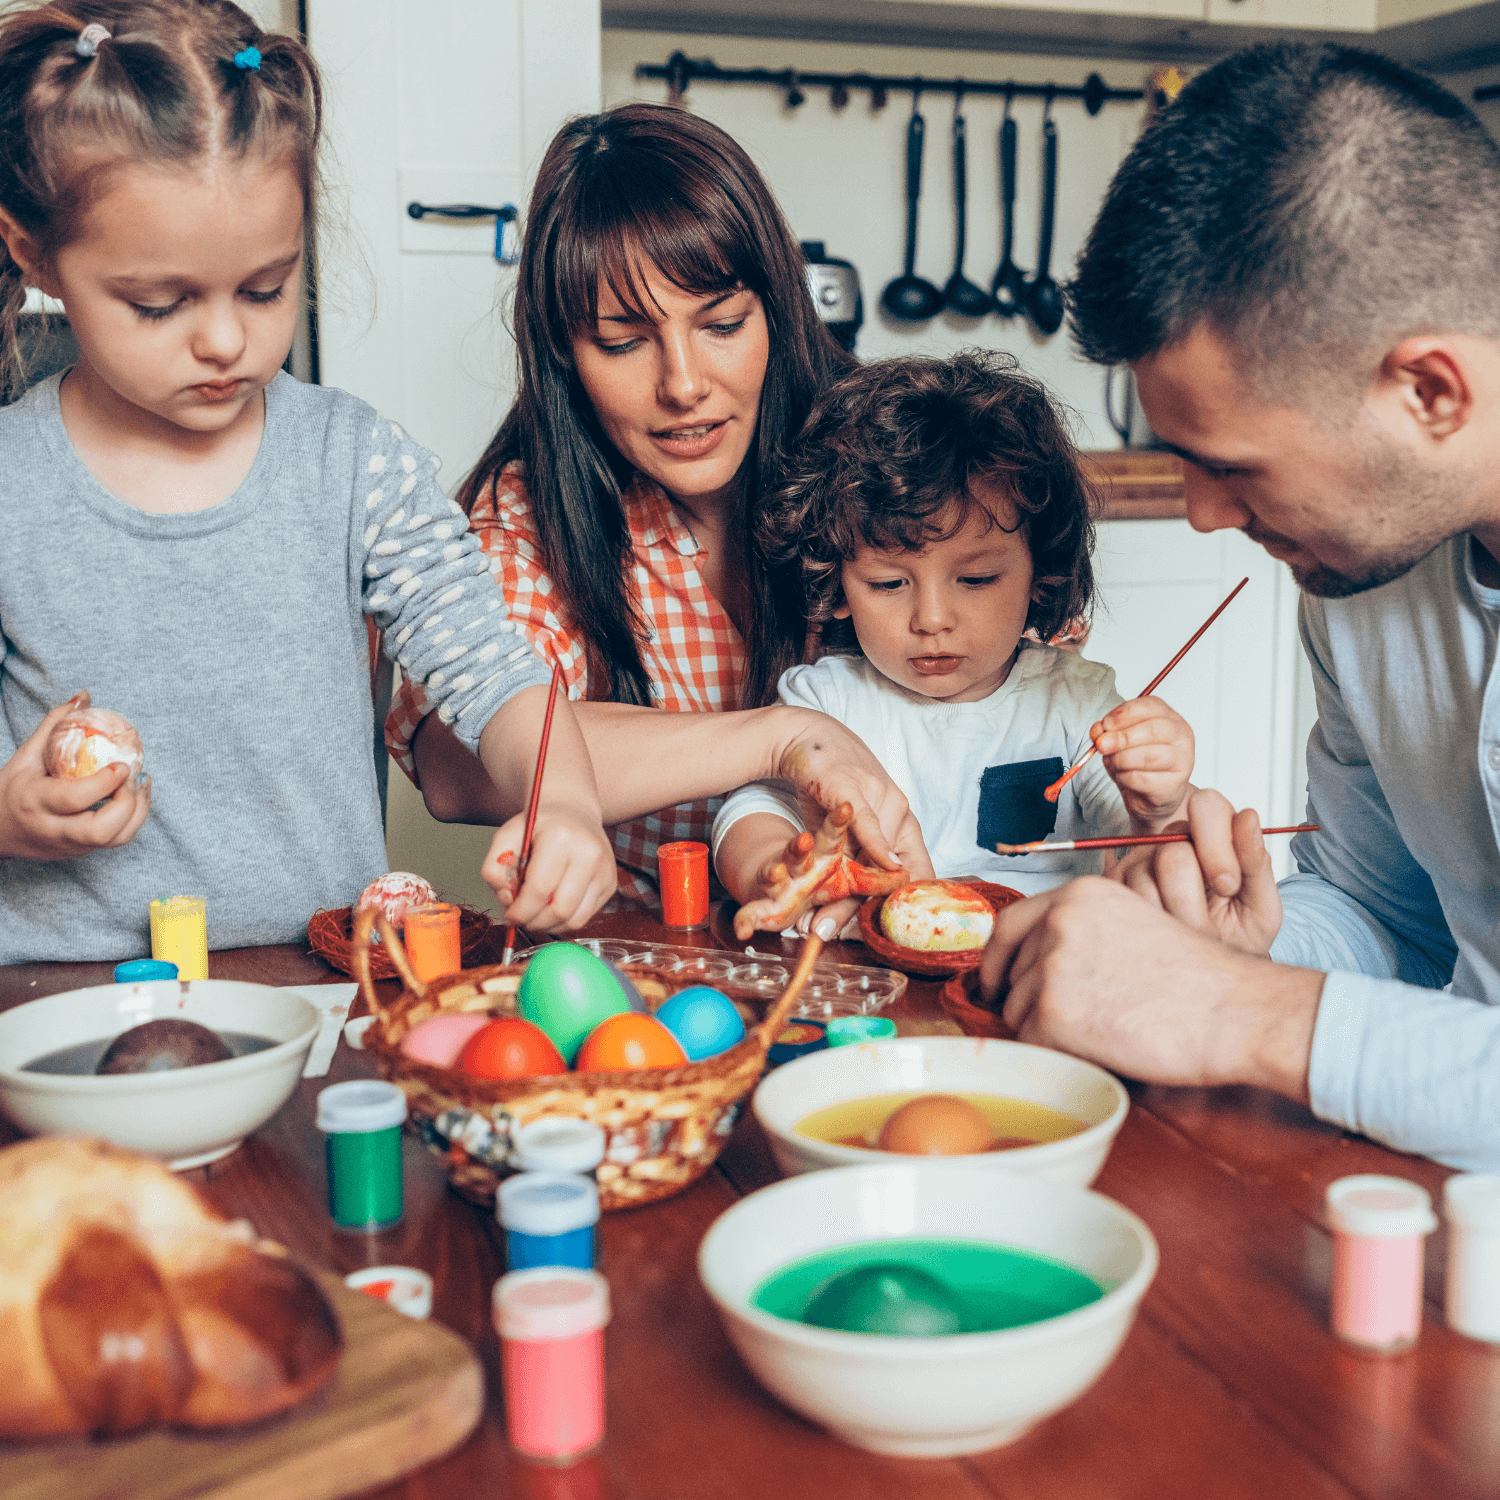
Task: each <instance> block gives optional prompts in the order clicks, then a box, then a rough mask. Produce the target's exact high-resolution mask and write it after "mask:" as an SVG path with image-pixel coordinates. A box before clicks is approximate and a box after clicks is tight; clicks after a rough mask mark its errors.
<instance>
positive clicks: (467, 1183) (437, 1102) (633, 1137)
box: [353, 911, 823, 1211]
mask: <svg viewBox="0 0 1500 1500" xmlns="http://www.w3.org/2000/svg"><path fill="white" fill-rule="evenodd" d="M375 930H378V931H379V933H380V940H381V943H382V945H383V950H384V953H385V954H387V955H389V957H390V959H391V961H392V962H393V963H394V964H395V966H396V969H397V970H398V971H399V975H400V979H401V982H402V986H403V988H402V991H401V993H400V994H399V995H398V996H396V998H395V999H394V1000H390V1001H382V1000H381V999H380V997H379V996H378V995H377V994H376V992H375V986H374V983H373V979H372V975H371V963H370V960H371V956H372V954H371V943H370V940H371V934H372V932H373V931H375ZM822 946H823V945H822V944H821V943H820V942H819V941H818V939H817V938H816V937H810V938H808V939H807V941H806V943H805V944H804V946H803V950H802V954H801V957H800V960H799V962H798V964H797V968H796V971H795V973H793V975H792V978H791V980H790V982H789V983H788V985H787V987H786V990H785V991H784V992H783V993H782V995H781V998H780V999H779V1000H777V1001H776V1003H775V1004H774V1005H773V1006H772V1007H771V1009H770V1011H769V1013H768V1014H767V1016H766V1018H765V1020H764V1021H763V1022H762V1023H761V1024H760V1025H759V1026H758V1027H755V1028H754V1029H752V1030H751V1031H749V1032H748V1033H747V1035H746V1037H745V1039H744V1041H742V1042H739V1043H738V1044H736V1045H735V1046H734V1047H731V1048H730V1049H729V1050H728V1051H727V1052H721V1053H720V1054H719V1055H718V1056H717V1057H710V1058H705V1059H704V1061H702V1062H696V1063H688V1064H687V1065H686V1066H685V1067H681V1068H642V1069H637V1070H634V1071H629V1072H611V1073H576V1072H572V1073H559V1074H554V1075H552V1076H549V1077H538V1078H518V1079H511V1080H498V1079H487V1078H473V1077H470V1076H469V1075H468V1074H467V1073H463V1072H461V1071H459V1070H458V1069H457V1068H438V1067H433V1066H432V1065H430V1064H428V1063H422V1062H418V1061H416V1059H414V1058H411V1057H408V1056H407V1055H406V1054H405V1053H403V1052H402V1051H401V1050H400V1049H401V1039H402V1038H403V1037H404V1036H405V1035H406V1033H407V1032H408V1031H410V1030H411V1029H412V1028H413V1027H414V1026H418V1025H420V1024H421V1023H422V1022H423V1021H426V1020H429V1019H431V1018H432V1017H433V1016H436V1015H441V1014H444V1013H456V1012H476V1011H477V1012H483V1013H485V1014H487V1015H492V1016H497V1017H498V1016H507V1015H514V1014H516V990H517V988H518V987H519V985H520V982H521V976H522V974H524V973H525V972H526V968H525V965H524V964H510V965H506V964H491V965H489V966H487V967H484V968H478V969H466V970H464V971H462V972H461V973H458V974H448V975H445V976H443V977H442V978H440V979H434V980H429V981H428V982H427V983H426V984H424V983H423V982H422V981H421V980H419V979H418V978H417V977H416V975H415V974H414V973H413V972H412V968H411V964H410V962H409V961H408V959H407V956H406V950H405V949H404V948H403V947H402V946H401V940H400V938H399V937H398V936H397V935H396V933H395V931H394V929H393V928H392V927H391V924H390V922H389V921H388V920H387V919H386V917H385V915H384V913H382V912H378V911H364V912H361V913H360V915H359V920H358V921H357V922H356V924H355V928H354V944H353V947H354V953H353V962H354V973H355V976H356V977H357V978H358V980H359V986H360V990H361V992H362V994H363V995H364V998H365V1003H366V1004H367V1005H368V1006H369V1008H370V1013H371V1014H372V1015H373V1016H374V1017H375V1023H374V1025H372V1026H371V1027H370V1029H369V1030H368V1031H367V1032H366V1033H365V1037H364V1047H365V1050H366V1051H367V1052H369V1053H370V1054H371V1055H372V1056H373V1057H374V1059H375V1061H376V1064H377V1066H378V1067H379V1069H380V1073H381V1076H382V1077H384V1078H387V1079H389V1080H390V1081H391V1082H392V1083H394V1084H397V1085H398V1086H399V1087H400V1088H401V1090H402V1092H403V1093H405V1095H406V1103H407V1110H408V1125H409V1127H410V1128H413V1129H415V1130H416V1131H417V1132H418V1134H420V1135H421V1136H422V1137H423V1139H424V1140H425V1141H426V1142H427V1145H428V1147H429V1149H431V1150H433V1151H434V1152H436V1153H437V1154H438V1155H440V1156H442V1157H443V1158H444V1160H445V1162H446V1164H447V1168H448V1177H449V1180H450V1181H451V1182H452V1184H453V1186H454V1188H455V1189H456V1190H457V1191H458V1192H460V1193H462V1194H463V1196H464V1197H466V1198H468V1199H470V1200H471V1201H473V1202H475V1203H480V1204H484V1205H486V1206H488V1205H490V1204H492V1203H493V1202H494V1200H495V1190H496V1188H497V1187H498V1185H499V1183H500V1180H501V1179H502V1178H503V1177H506V1176H508V1175H509V1173H510V1171H511V1165H510V1150H511V1140H512V1135H513V1133H514V1132H515V1131H516V1130H517V1129H518V1128H519V1127H521V1126H523V1125H528V1124H530V1123H531V1122H532V1121H533V1120H539V1119H543V1118H545V1117H547V1116H571V1117H573V1118H576V1119H585V1120H592V1121H594V1123H595V1124H597V1125H599V1126H601V1127H602V1128H603V1130H604V1133H605V1139H606V1147H605V1158H604V1161H603V1162H602V1163H601V1164H600V1166H599V1170H598V1174H597V1175H598V1180H599V1201H600V1206H601V1207H602V1208H603V1209H605V1210H606V1211H608V1210H611V1209H617V1208H634V1207H636V1206H638V1205H640V1204H642V1203H652V1202H655V1201H656V1200H657V1199H658V1198H667V1197H670V1196H671V1195H672V1194H673V1193H675V1192H678V1191H680V1190H681V1189H682V1188H684V1187H686V1186H687V1185H688V1184H689V1183H691V1182H693V1181H695V1180H696V1179H697V1178H699V1177H701V1176H702V1175H703V1173H704V1172H706V1171H707V1170H708V1168H709V1167H710V1166H712V1165H713V1162H714V1159H715V1158H716V1157H717V1156H718V1154H719V1151H720V1149H721V1148H722V1147H723V1145H724V1142H725V1141H726V1140H727V1139H728V1136H729V1132H730V1130H731V1129H732V1128H733V1126H734V1122H735V1119H736V1118H737V1116H738V1114H739V1108H740V1104H741V1102H742V1101H743V1099H744V1098H745V1095H746V1094H748V1093H749V1092H750V1090H751V1089H752V1088H754V1087H755V1084H756V1082H757V1081H758V1080H759V1078H760V1075H761V1071H762V1069H763V1068H764V1066H765V1061H766V1053H767V1051H768V1050H769V1049H770V1046H771V1043H772V1041H773V1040H774V1039H775V1037H776V1035H777V1034H778V1032H780V1030H781V1028H782V1026H783V1025H784V1024H785V1021H786V1018H787V1017H788V1016H789V1015H790V1014H791V1011H792V1007H793V1006H794V1005H795V1004H796V1003H797V996H798V995H799V994H800V993H801V990H802V988H803V986H804V985H805V984H806V983H807V980H808V977H809V975H810V974H811V973H812V969H813V965H814V963H815V962H816V961H817V957H818V953H819V951H820V950H821V948H822ZM380 951H381V950H379V949H377V950H375V952H377V953H379V952H380ZM625 972H626V973H627V974H629V975H630V977H631V979H632V980H634V982H635V984H636V987H637V988H638V989H639V990H640V991H641V994H642V995H643V996H644V997H645V999H646V1001H647V1003H648V1004H649V1005H651V1007H652V1008H653V1009H655V1007H656V1006H657V1005H659V1004H660V1003H661V1001H663V1000H665V999H666V998H667V996H668V995H670V994H673V993H674V992H675V991H677V990H678V989H682V988H685V987H686V985H687V984H689V983H691V982H692V981H691V980H690V979H688V980H684V979H680V978H674V977H671V976H668V975H665V974H663V973H661V972H660V971H658V970H655V969H651V968H647V967H644V966H638V965H630V966H627V967H626V969H625Z"/></svg>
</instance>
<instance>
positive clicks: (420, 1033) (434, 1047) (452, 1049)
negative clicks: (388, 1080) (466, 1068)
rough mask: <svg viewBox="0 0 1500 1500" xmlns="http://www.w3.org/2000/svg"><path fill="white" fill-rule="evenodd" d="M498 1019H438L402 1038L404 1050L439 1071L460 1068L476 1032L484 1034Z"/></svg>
mask: <svg viewBox="0 0 1500 1500" xmlns="http://www.w3.org/2000/svg"><path fill="white" fill-rule="evenodd" d="M493 1019H494V1018H493V1017H492V1016H486V1015H483V1014H465V1015H461V1016H434V1017H433V1018H432V1019H431V1020H430V1021H423V1022H422V1024H421V1025H420V1026H413V1027H412V1029H411V1030H410V1031H408V1032H407V1033H406V1035H405V1036H404V1037H402V1038H401V1050H402V1051H403V1052H404V1053H405V1054H406V1055H407V1056H408V1057H411V1058H415V1059H416V1061H417V1062H424V1063H431V1064H432V1065H433V1067H435V1068H452V1067H455V1066H457V1063H458V1058H459V1054H460V1053H461V1052H462V1051H463V1050H464V1047H465V1046H466V1045H467V1044H468V1040H469V1038H470V1037H471V1036H473V1035H474V1033H475V1032H476V1031H483V1030H484V1028H485V1027H486V1026H488V1025H489V1024H490V1022H491V1020H493Z"/></svg>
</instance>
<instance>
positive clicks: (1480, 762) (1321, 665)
mask: <svg viewBox="0 0 1500 1500" xmlns="http://www.w3.org/2000/svg"><path fill="white" fill-rule="evenodd" d="M1301 628H1302V640H1303V645H1304V646H1305V648H1306V650H1307V654H1308V658H1309V660H1310V662H1311V664H1312V672H1313V681H1314V685H1315V687H1316V690H1317V698H1318V722H1317V725H1316V727H1315V728H1314V730H1313V733H1312V736H1311V738H1310V739H1309V741H1308V747H1307V769H1308V818H1309V820H1310V821H1314V822H1317V823H1320V824H1321V825H1322V832H1321V833H1315V834H1300V835H1299V836H1298V837H1297V840H1296V841H1295V843H1294V844H1293V846H1292V848H1293V852H1294V854H1295V855H1296V859H1297V866H1298V869H1299V871H1300V872H1301V873H1299V874H1297V875H1293V876H1291V877H1290V878H1289V879H1287V880H1284V881H1283V882H1282V883H1281V896H1282V901H1283V903H1284V905H1285V913H1286V914H1285V920H1284V922H1283V925H1282V929H1281V933H1280V935H1279V936H1278V938H1277V940H1276V943H1275V946H1274V947H1273V949H1272V957H1274V958H1276V959H1277V960H1279V961H1280V962H1283V963H1297V964H1307V965H1309V966H1311V967H1313V968H1318V969H1326V970H1331V971H1334V972H1331V973H1330V974H1329V976H1328V978H1327V980H1326V981H1325V982H1324V986H1323V999H1322V1004H1321V1005H1320V1007H1319V1010H1318V1019H1317V1027H1316V1030H1315V1033H1314V1036H1313V1047H1312V1062H1311V1071H1310V1078H1309V1082H1310V1086H1311V1094H1312V1104H1313V1109H1314V1110H1315V1111H1316V1113H1317V1114H1319V1115H1321V1116H1322V1117H1323V1118H1325V1119H1329V1120H1334V1121H1337V1122H1338V1123H1339V1124H1342V1125H1345V1126H1348V1127H1350V1128H1351V1129H1354V1130H1359V1131H1362V1132H1364V1133H1365V1134H1366V1135H1371V1136H1374V1137H1375V1138H1376V1139H1377V1140H1381V1141H1385V1142H1386V1143H1388V1144H1389V1145H1392V1146H1396V1147H1399V1148H1401V1149H1403V1150H1407V1151H1417V1152H1421V1153H1423V1154H1424V1155H1427V1156H1432V1157H1435V1158H1436V1159H1437V1160H1439V1161H1442V1162H1446V1163H1447V1164H1448V1165H1450V1166H1455V1167H1463V1168H1469V1169H1483V1170H1486V1171H1495V1170H1497V1169H1500V673H1497V672H1496V670H1495V665H1496V644H1497V638H1500V591H1497V590H1495V589H1489V588H1484V587H1481V586H1480V584H1479V583H1478V582H1477V580H1476V579H1475V576H1474V570H1473V563H1472V553H1471V547H1470V542H1469V538H1468V537H1467V536H1460V537H1456V538H1454V539H1453V540H1452V541H1450V542H1447V543H1445V544H1444V545H1443V546H1441V547H1439V548H1438V549H1437V550H1436V551H1435V552H1433V553H1432V554H1431V555H1430V556H1429V557H1427V558H1426V559H1425V560H1424V561H1422V562H1421V563H1419V564H1418V565H1417V566H1416V567H1415V568H1413V569H1412V571H1411V572H1410V573H1408V574H1407V575H1406V576H1405V577H1404V578H1400V579H1398V580H1397V581H1396V582H1395V583H1390V584H1386V585H1385V586H1384V587H1383V588H1379V589H1373V590H1371V591H1370V592H1368V593H1364V594H1358V595H1356V596H1354V597H1353V598H1350V599H1338V600H1331V599H1311V598H1307V597H1304V599H1303V601H1302V609H1301ZM1450 981H1451V984H1450ZM1445 987H1446V988H1445Z"/></svg>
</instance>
